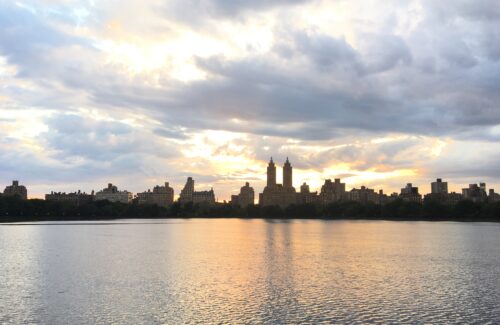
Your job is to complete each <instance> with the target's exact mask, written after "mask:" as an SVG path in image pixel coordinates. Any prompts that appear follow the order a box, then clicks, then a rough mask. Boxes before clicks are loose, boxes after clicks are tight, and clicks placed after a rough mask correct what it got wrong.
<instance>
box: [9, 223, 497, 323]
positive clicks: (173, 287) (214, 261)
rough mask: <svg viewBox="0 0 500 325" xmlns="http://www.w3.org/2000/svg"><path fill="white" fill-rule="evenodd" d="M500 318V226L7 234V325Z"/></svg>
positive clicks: (30, 228)
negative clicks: (33, 324)
mask: <svg viewBox="0 0 500 325" xmlns="http://www.w3.org/2000/svg"><path fill="white" fill-rule="evenodd" d="M321 322H324V323H412V324H414V323H468V324H473V323H477V324H487V323H491V324H498V323H500V224H494V223H454V222H435V223H432V222H392V221H321V220H308V221H300V220H296V221H272V220H240V219H191V220H181V219H178V220H177V219H175V220H118V221H109V222H108V221H103V222H69V223H68V222H67V223H58V222H50V223H33V224H24V225H19V224H15V225H0V323H1V324H3V323H14V324H25V323H37V324H40V323H42V324H95V323H101V324H102V323H106V324H110V323H115V324H186V323H203V324H213V323H256V324H260V323H275V324H290V323H301V324H307V323H310V324H313V323H314V324H317V323H321Z"/></svg>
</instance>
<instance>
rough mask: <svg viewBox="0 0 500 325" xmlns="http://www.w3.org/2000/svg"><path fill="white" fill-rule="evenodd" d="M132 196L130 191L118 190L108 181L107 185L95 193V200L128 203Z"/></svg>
mask: <svg viewBox="0 0 500 325" xmlns="http://www.w3.org/2000/svg"><path fill="white" fill-rule="evenodd" d="M132 199H133V196H132V193H131V192H128V191H119V190H118V188H117V187H116V186H114V185H113V184H111V183H109V184H108V187H107V188H105V189H103V190H101V191H99V192H97V193H96V194H95V200H96V201H102V200H108V201H110V202H121V203H130V202H132Z"/></svg>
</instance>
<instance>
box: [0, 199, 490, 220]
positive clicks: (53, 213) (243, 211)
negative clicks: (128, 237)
mask: <svg viewBox="0 0 500 325" xmlns="http://www.w3.org/2000/svg"><path fill="white" fill-rule="evenodd" d="M195 217H210V218H273V219H285V218H287V219H288V218H293V219H318V218H322V219H385V220H457V221H500V202H495V203H474V202H472V201H460V202H458V203H456V204H454V205H449V204H443V203H441V202H438V201H428V202H424V203H423V204H420V203H414V202H405V201H402V200H395V201H393V202H391V203H388V204H386V205H383V206H381V205H377V204H374V203H366V204H363V203H359V202H336V203H332V204H329V205H326V206H322V205H316V204H301V205H292V206H289V207H287V208H285V209H282V208H280V207H277V206H269V207H261V206H258V205H251V206H248V207H245V208H241V207H238V206H233V205H231V204H226V203H219V204H216V205H214V206H208V205H193V204H185V205H180V204H179V203H174V204H173V205H172V206H170V207H169V208H164V207H159V206H157V205H139V204H136V203H133V204H124V203H113V202H109V201H95V202H91V203H87V204H84V205H80V206H75V205H73V204H70V203H67V202H54V201H45V200H36V199H33V200H22V199H20V198H18V197H5V196H1V197H0V222H15V221H49V220H99V219H116V218H195Z"/></svg>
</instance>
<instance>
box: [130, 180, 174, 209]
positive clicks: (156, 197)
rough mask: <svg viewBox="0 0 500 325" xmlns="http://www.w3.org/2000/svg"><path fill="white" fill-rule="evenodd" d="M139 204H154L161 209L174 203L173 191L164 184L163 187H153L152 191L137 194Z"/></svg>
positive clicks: (167, 184) (166, 183)
mask: <svg viewBox="0 0 500 325" xmlns="http://www.w3.org/2000/svg"><path fill="white" fill-rule="evenodd" d="M137 201H138V203H139V204H156V205H158V206H162V207H168V206H170V205H172V203H174V189H173V188H172V187H170V186H169V183H168V182H165V185H164V186H159V185H157V186H155V187H154V188H153V190H152V191H151V190H147V191H146V192H142V193H137Z"/></svg>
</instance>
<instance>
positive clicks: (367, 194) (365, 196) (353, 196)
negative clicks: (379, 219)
mask: <svg viewBox="0 0 500 325" xmlns="http://www.w3.org/2000/svg"><path fill="white" fill-rule="evenodd" d="M347 198H348V199H349V200H350V201H355V202H360V203H368V202H372V203H376V204H379V203H380V198H379V195H378V193H376V192H375V190H373V189H370V188H367V187H365V186H361V188H360V189H356V188H353V189H352V190H351V191H350V192H348V195H347Z"/></svg>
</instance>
